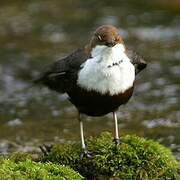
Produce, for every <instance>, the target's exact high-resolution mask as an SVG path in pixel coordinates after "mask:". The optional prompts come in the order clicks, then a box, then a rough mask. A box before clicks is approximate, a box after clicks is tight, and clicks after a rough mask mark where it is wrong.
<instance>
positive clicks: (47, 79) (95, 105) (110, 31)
mask: <svg viewBox="0 0 180 180" xmlns="http://www.w3.org/2000/svg"><path fill="white" fill-rule="evenodd" d="M145 67H146V62H145V61H144V60H143V59H142V58H141V57H140V56H138V55H137V54H136V53H134V52H133V51H131V50H128V49H127V48H126V47H125V45H124V42H123V40H122V38H121V36H120V35H119V31H118V29H117V28H115V27H114V26H111V25H103V26H100V27H99V28H97V29H96V31H95V32H94V34H93V35H92V38H91V40H90V42H89V43H88V44H87V45H86V46H85V47H84V48H82V49H78V50H76V51H74V52H73V53H72V54H70V55H68V56H67V57H65V58H63V59H61V60H58V61H56V62H55V63H53V64H52V66H50V67H49V68H48V70H47V71H45V72H44V73H42V74H41V75H40V76H39V78H37V79H36V80H35V82H36V83H41V84H44V85H46V86H47V87H49V88H50V89H52V90H55V91H57V92H60V93H67V94H68V96H69V100H70V101H71V103H72V104H74V105H75V107H76V108H77V110H78V120H79V123H80V135H81V144H82V155H83V154H86V153H87V151H86V146H85V143H84V135H83V122H82V120H81V118H80V114H86V115H88V116H103V115H105V114H107V113H110V112H112V113H113V119H114V124H115V133H114V141H115V143H116V144H118V143H119V135H118V123H117V116H116V111H117V109H118V107H119V106H120V105H122V104H125V103H127V101H128V100H129V99H130V97H131V96H132V93H133V87H134V80H135V75H136V74H137V73H138V72H140V71H141V70H143V69H144V68H145Z"/></svg>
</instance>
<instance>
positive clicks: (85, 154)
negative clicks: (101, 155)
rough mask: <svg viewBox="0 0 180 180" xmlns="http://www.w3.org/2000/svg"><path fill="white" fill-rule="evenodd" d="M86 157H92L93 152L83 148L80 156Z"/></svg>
mask: <svg viewBox="0 0 180 180" xmlns="http://www.w3.org/2000/svg"><path fill="white" fill-rule="evenodd" d="M84 157H87V158H92V157H93V153H92V152H90V151H88V150H87V149H82V150H81V154H80V158H81V159H83V158H84Z"/></svg>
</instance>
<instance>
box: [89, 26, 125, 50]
mask: <svg viewBox="0 0 180 180" xmlns="http://www.w3.org/2000/svg"><path fill="white" fill-rule="evenodd" d="M118 43H123V40H122V38H121V36H120V35H119V31H118V29H117V28H115V27H114V26H111V25H103V26H100V27H99V28H97V29H96V30H95V32H94V34H93V36H92V38H91V41H90V48H91V49H92V48H93V47H95V46H96V45H105V46H108V47H113V46H115V45H116V44H118Z"/></svg>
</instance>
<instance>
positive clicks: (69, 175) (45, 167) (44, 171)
mask: <svg viewBox="0 0 180 180" xmlns="http://www.w3.org/2000/svg"><path fill="white" fill-rule="evenodd" d="M0 179H1V180H10V179H14V180H16V179H17V180H24V179H31V180H55V179H57V180H64V179H68V180H74V179H77V180H81V179H83V178H82V176H81V175H79V174H78V173H76V172H75V171H74V170H72V169H70V168H69V167H65V166H63V165H57V164H53V163H51V162H48V163H41V162H33V161H32V160H30V159H27V160H25V161H22V162H21V161H19V162H17V163H16V162H14V160H10V159H3V158H1V159H0Z"/></svg>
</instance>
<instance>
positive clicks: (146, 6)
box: [0, 0, 180, 157]
mask: <svg viewBox="0 0 180 180" xmlns="http://www.w3.org/2000/svg"><path fill="white" fill-rule="evenodd" d="M102 24H112V25H115V26H117V27H119V30H120V33H121V35H122V36H123V38H124V40H125V42H126V44H127V45H129V46H130V47H131V48H132V49H134V50H136V51H137V52H138V53H139V54H141V55H142V56H143V57H144V58H145V59H146V61H147V62H148V68H147V69H146V70H145V71H144V72H143V73H141V74H140V75H139V76H138V77H137V82H136V88H135V92H134V96H133V97H132V98H131V100H130V101H129V103H128V104H127V105H125V106H122V107H120V109H119V111H118V118H119V128H120V134H121V135H122V134H127V133H129V134H137V135H139V136H144V137H147V138H152V139H154V140H158V141H159V142H161V143H162V144H164V145H166V146H168V147H170V148H171V149H172V150H173V152H174V153H175V154H176V155H177V156H178V157H179V156H180V152H179V144H180V128H179V123H180V105H179V104H180V2H179V1H178V0H171V2H170V3H169V1H166V0H164V1H162V0H156V1H155V0H154V1H142V0H140V1H134V0H126V1H115V0H114V1H107V0H104V1H98V0H89V1H83V0H76V1H72V0H66V1H59V0H51V1H50V0H49V1H48V0H32V1H20V0H19V1H18V0H14V1H4V2H0V152H1V153H7V152H9V151H28V152H37V151H38V145H40V144H41V143H47V142H48V143H54V142H64V141H68V142H72V141H77V140H79V125H78V121H77V120H76V111H75V108H74V107H73V106H72V105H71V104H70V103H69V102H68V101H67V100H66V96H65V95H59V94H57V93H55V92H52V91H49V90H48V89H46V88H41V89H40V88H39V87H32V88H28V86H29V85H30V84H31V80H32V79H33V78H34V77H36V76H37V74H38V72H39V71H41V70H43V68H44V67H45V66H46V65H47V64H50V63H51V62H53V61H55V60H57V59H58V58H61V57H62V56H65V55H66V54H68V53H70V52H71V51H72V50H74V49H76V48H77V47H82V46H84V45H85V44H86V43H87V42H88V40H89V38H90V34H91V33H92V31H94V29H95V28H96V27H97V26H99V25H102ZM84 119H85V120H84V121H85V135H86V136H90V135H92V136H97V135H98V134H100V132H102V131H105V130H108V131H112V130H113V121H112V115H111V114H109V115H107V116H105V117H100V118H92V117H84Z"/></svg>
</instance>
